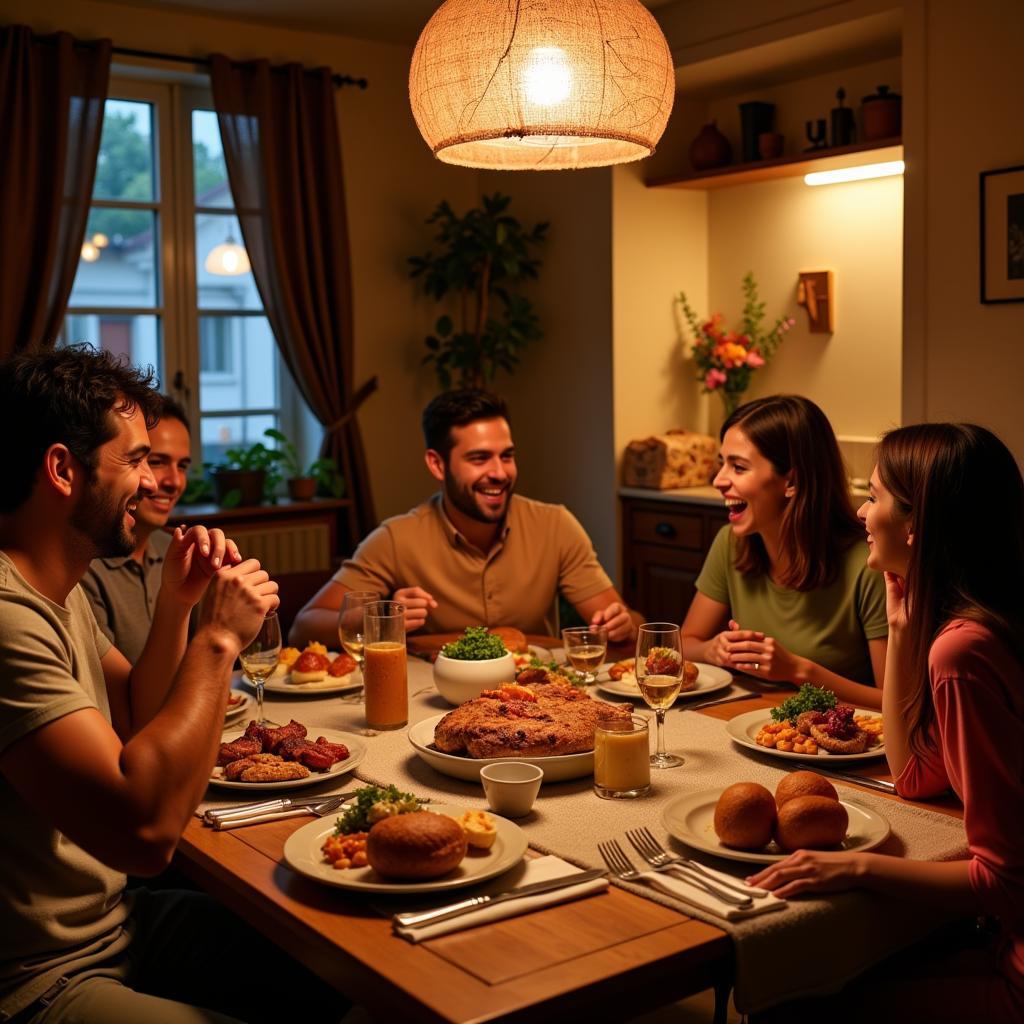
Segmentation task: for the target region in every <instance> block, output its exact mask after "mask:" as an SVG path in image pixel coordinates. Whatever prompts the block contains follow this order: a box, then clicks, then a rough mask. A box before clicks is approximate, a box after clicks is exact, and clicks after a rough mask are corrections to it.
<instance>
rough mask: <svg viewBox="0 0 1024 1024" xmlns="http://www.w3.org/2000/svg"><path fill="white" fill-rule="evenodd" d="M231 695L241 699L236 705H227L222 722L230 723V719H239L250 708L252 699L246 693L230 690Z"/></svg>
mask: <svg viewBox="0 0 1024 1024" xmlns="http://www.w3.org/2000/svg"><path fill="white" fill-rule="evenodd" d="M231 693H232V694H233V695H235V696H238V697H240V698H241V700H239V701H238V703H237V704H229V705H228V709H227V711H225V712H224V721H225V722H230V721H231V720H232V719H235V718H240V717H241V716H242V715H244V714H245V713H246V711H248V710H249V708H250V707H251V706H252V697H250V696H249V694H247V693H242V692H241V691H240V690H232V691H231Z"/></svg>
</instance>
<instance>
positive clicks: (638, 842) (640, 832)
mask: <svg viewBox="0 0 1024 1024" xmlns="http://www.w3.org/2000/svg"><path fill="white" fill-rule="evenodd" d="M626 837H627V838H628V839H629V841H630V842H631V843H632V844H633V848H634V849H635V850H636V852H637V853H639V854H640V856H641V857H643V859H644V860H645V861H647V863H648V864H650V865H651V867H652V868H654V870H655V871H671V870H677V871H690V872H696V873H697V874H699V875H702V876H704V878H702V881H703V880H704V879H707V878H710V879H711V880H712V881H714V883H715V884H716V885H721V886H724V887H725V888H726V889H731V890H732V891H734V892H738V893H742V894H743V895H744V896H767V895H768V890H767V889H754V888H752V887H751V886H749V885H744V886H741V885H740V884H739V883H736V884H733V883H731V882H725V881H723V880H722V879H721V878H719V877H718V876H717V875H712V874H711V872H710V871H708V869H707V868H705V867H704V865H703V864H699V863H697V861H695V860H691V859H690V858H689V857H683V856H680V855H679V854H678V853H670V852H669V851H668V850H666V849H665V847H664V846H662V845H661V843H659V842H658V840H657V839H655V838H654V833H653V832H651V830H650V829H649V828H635V829H633V830H632V831H630V830H628V829H627V830H626ZM705 884H707V883H705Z"/></svg>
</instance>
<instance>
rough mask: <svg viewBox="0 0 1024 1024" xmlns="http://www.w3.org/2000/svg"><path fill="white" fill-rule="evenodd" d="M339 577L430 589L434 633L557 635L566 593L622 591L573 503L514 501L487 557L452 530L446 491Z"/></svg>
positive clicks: (371, 543) (384, 530)
mask: <svg viewBox="0 0 1024 1024" xmlns="http://www.w3.org/2000/svg"><path fill="white" fill-rule="evenodd" d="M334 579H335V580H336V581H337V582H338V583H340V584H341V585H342V586H344V587H346V588H347V589H349V590H372V591H376V592H377V593H379V594H381V595H382V596H385V597H390V596H391V594H393V593H394V591H396V590H398V589H400V588H402V587H422V588H423V589H424V590H426V591H427V592H428V593H430V594H432V595H433V596H434V598H435V600H436V601H437V603H438V607H437V608H435V609H433V611H431V613H430V614H429V616H428V617H427V622H426V626H425V627H424V628H425V631H426V632H428V633H449V632H453V631H455V630H460V629H464V628H465V627H466V626H478V625H484V626H516V627H518V628H519V629H521V630H523V632H525V633H539V634H547V635H551V634H552V632H553V631H554V630H555V628H556V618H555V599H556V597H557V595H558V594H559V593H561V594H562V595H563V596H564V597H565V599H566V600H567V601H568V602H569V603H570V604H573V605H578V604H579V603H580V602H582V601H586V600H588V599H589V598H591V597H594V596H595V595H597V594H600V593H601V592H602V591H604V590H607V589H608V588H609V587H611V586H612V581H611V580H610V579H609V578H608V574H607V573H606V572H605V571H604V569H602V568H601V564H600V562H598V560H597V555H596V553H595V552H594V546H593V544H591V542H590V538H589V537H588V536H587V534H586V531H585V530H584V529H583V527H582V526H581V525H580V524H579V521H578V520H577V519H576V517H575V516H573V514H572V513H571V512H570V511H569V510H568V509H567V508H565V506H564V505H549V504H547V503H545V502H542V501H533V500H532V499H530V498H523V497H521V496H520V495H518V494H516V495H513V496H512V498H511V500H510V502H509V509H508V515H507V516H506V518H505V526H504V529H503V530H502V533H501V536H500V537H499V538H498V541H497V543H496V544H495V545H494V547H492V548H491V550H490V551H489V552H487V553H486V554H484V553H483V552H482V551H480V550H479V548H476V547H474V546H473V545H472V544H470V542H469V541H468V540H466V538H465V537H464V536H463V535H462V534H461V533H459V531H458V530H456V529H455V527H454V526H453V525H452V523H451V520H449V518H448V517H447V516H446V515H445V513H444V507H443V505H442V500H441V494H440V492H439V493H437V494H435V495H434V496H433V497H432V498H430V499H428V500H427V501H425V502H424V503H423V504H422V505H418V506H417V507H416V508H414V509H412V511H410V512H407V513H405V515H400V516H394V517H392V518H391V519H386V520H385V521H384V522H383V523H381V525H380V526H378V527H377V529H376V530H374V531H373V533H371V534H370V535H369V536H368V537H367V538H366V539H365V540H364V541H363V542H362V544H360V545H359V547H358V548H357V549H356V552H355V554H354V555H353V556H352V557H351V558H350V559H347V560H346V561H345V563H344V564H343V565H342V567H341V569H339V570H338V572H337V573H336V574H335V576H334Z"/></svg>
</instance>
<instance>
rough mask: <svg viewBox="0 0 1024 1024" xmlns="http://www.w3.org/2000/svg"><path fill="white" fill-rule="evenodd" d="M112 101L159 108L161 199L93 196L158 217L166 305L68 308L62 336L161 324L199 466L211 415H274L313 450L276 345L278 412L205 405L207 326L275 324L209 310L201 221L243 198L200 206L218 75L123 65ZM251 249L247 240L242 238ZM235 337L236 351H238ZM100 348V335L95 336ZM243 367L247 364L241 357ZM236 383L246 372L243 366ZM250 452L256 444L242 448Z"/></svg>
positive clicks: (164, 382)
mask: <svg viewBox="0 0 1024 1024" xmlns="http://www.w3.org/2000/svg"><path fill="white" fill-rule="evenodd" d="M107 98H108V99H112V100H119V99H123V100H127V101H135V102H142V103H149V104H151V105H152V110H153V126H152V138H153V150H154V159H153V199H152V200H150V201H137V200H120V199H95V198H92V199H90V208H91V209H92V208H96V209H99V208H117V209H139V210H147V211H153V212H154V213H155V216H156V228H155V230H156V233H157V244H156V247H155V251H154V262H155V263H157V264H158V266H157V269H158V271H159V280H158V282H157V287H156V302H155V304H154V305H153V306H152V307H145V306H141V307H128V306H125V307H109V306H102V307H101V306H85V305H72V304H70V303H69V305H68V308H67V310H66V311H65V320H64V323H65V326H64V327H62V337H63V339H64V341H65V342H71V341H74V340H77V339H74V338H71V337H70V336H69V335H68V334H67V333H66V332H67V327H66V325H67V322H68V320H69V319H70V318H71V317H74V316H84V317H96V318H100V317H103V316H124V317H137V316H152V317H155V318H156V323H157V339H158V341H157V345H158V352H159V361H160V364H161V365H160V366H159V367H158V372H159V378H160V383H161V387H162V390H163V391H165V392H166V393H168V394H171V395H173V396H174V397H175V399H176V400H177V401H178V402H180V403H181V405H182V406H183V408H184V409H185V411H186V413H187V414H188V416H189V419H190V421H191V423H192V425H193V429H192V458H193V464H194V465H197V466H199V465H201V464H202V459H203V442H202V433H203V431H202V424H203V420H204V419H209V418H218V419H223V418H235V417H237V418H241V419H244V418H245V417H252V416H270V417H273V419H274V422H275V423H276V424H277V426H278V427H279V428H280V429H282V430H283V431H284V432H285V433H286V434H287V435H288V436H289V437H291V438H292V439H293V440H294V442H295V443H296V445H297V446H298V447H299V450H300V452H302V451H303V449H305V448H306V447H307V445H308V444H310V443H312V441H313V438H312V437H310V436H309V430H310V426H311V423H310V421H311V420H312V419H313V417H312V414H311V413H310V412H309V410H308V409H306V407H305V403H304V402H303V401H302V396H301V394H300V392H299V390H298V387H297V386H296V384H295V382H294V381H293V380H291V379H290V376H289V374H288V369H287V367H286V365H285V362H284V359H283V357H282V355H281V351H280V347H279V346H278V344H277V340H276V338H274V349H273V351H274V357H275V358H276V360H277V362H276V365H275V367H274V372H275V376H276V381H277V392H276V405H274V406H271V407H266V406H260V407H259V408H256V407H253V408H250V409H245V408H225V409H216V410H209V411H207V412H205V413H204V412H203V411H202V409H201V407H200V394H201V385H200V341H201V339H200V333H201V332H200V319H201V318H202V317H209V318H214V319H219V318H232V319H235V318H259V319H261V320H263V321H264V322H265V323H266V324H267V329H268V330H269V331H270V334H271V337H273V328H272V326H271V325H270V323H269V321H268V320H267V314H266V310H265V309H264V308H263V304H262V297H260V307H259V308H258V309H231V308H206V309H204V308H202V307H201V306H200V290H199V279H198V268H197V256H196V217H197V215H202V214H204V213H210V214H219V215H224V214H229V215H232V216H234V217H236V218H237V216H238V214H237V207H236V205H235V201H234V197H233V196H232V204H231V206H230V207H224V206H219V207H214V206H209V207H208V206H199V205H198V204H197V203H196V195H195V176H194V162H193V160H194V154H193V148H192V142H193V139H192V112H193V111H194V110H203V111H213V110H214V105H213V93H212V89H211V88H210V85H209V77H208V75H207V74H206V73H204V72H202V71H201V70H200V69H199V68H198V66H197V67H196V70H195V71H194V72H189V71H182V70H181V69H174V70H171V69H169V68H166V67H160V66H158V65H156V64H150V63H149V62H140V63H135V62H134V61H130V62H117V63H115V64H114V65H113V67H112V68H111V77H110V85H109V87H108V93H107ZM239 241H240V242H241V241H242V239H241V238H239ZM234 333H235V332H234V331H233V330H232V331H229V332H228V334H229V338H231V339H232V340H231V344H233V345H236V344H238V341H237V339H234V338H233V335H234ZM90 340H92V341H94V342H95V343H97V344H98V343H99V338H98V337H97V338H93V339H90ZM236 364H237V359H236ZM233 372H234V376H236V377H237V376H238V375H240V374H241V367H240V365H236V366H235V369H234V371H233ZM240 443H241V444H243V445H245V444H248V443H252V442H240Z"/></svg>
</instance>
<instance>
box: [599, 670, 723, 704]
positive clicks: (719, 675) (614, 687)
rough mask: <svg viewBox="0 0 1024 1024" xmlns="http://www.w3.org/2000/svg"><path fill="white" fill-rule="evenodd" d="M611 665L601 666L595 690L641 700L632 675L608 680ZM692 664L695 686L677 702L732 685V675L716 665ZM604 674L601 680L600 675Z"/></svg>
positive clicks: (681, 694) (682, 694)
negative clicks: (695, 672) (694, 670)
mask: <svg viewBox="0 0 1024 1024" xmlns="http://www.w3.org/2000/svg"><path fill="white" fill-rule="evenodd" d="M611 664H613V663H611V662H609V664H608V665H602V666H601V669H600V670H599V674H598V677H597V688H598V689H599V690H603V691H604V692H605V693H613V694H615V696H616V697H632V698H633V699H634V700H643V697H642V696H641V695H640V687H639V686H637V684H636V677H635V676H634V675H628V676H624V677H623V678H622V679H609V678H608V668H609V665H611ZM692 664H694V665H696V666H697V685H696V686H694V688H693V689H692V690H685V691H684V692H682V693H680V694H679V696H678V697H677V698H676V699H677V700H691V699H692V698H693V697H703V696H705V695H706V694H709V693H715V692H716V691H717V690H724V689H725V688H726V687H727V686H731V685H732V673H731V672H728V671H726V670H725V669H724V668H719V667H718V666H717V665H705V664H704V662H702V661H695V662H692ZM601 672H603V673H604V679H603V680H602V679H601V675H600V673H601Z"/></svg>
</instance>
